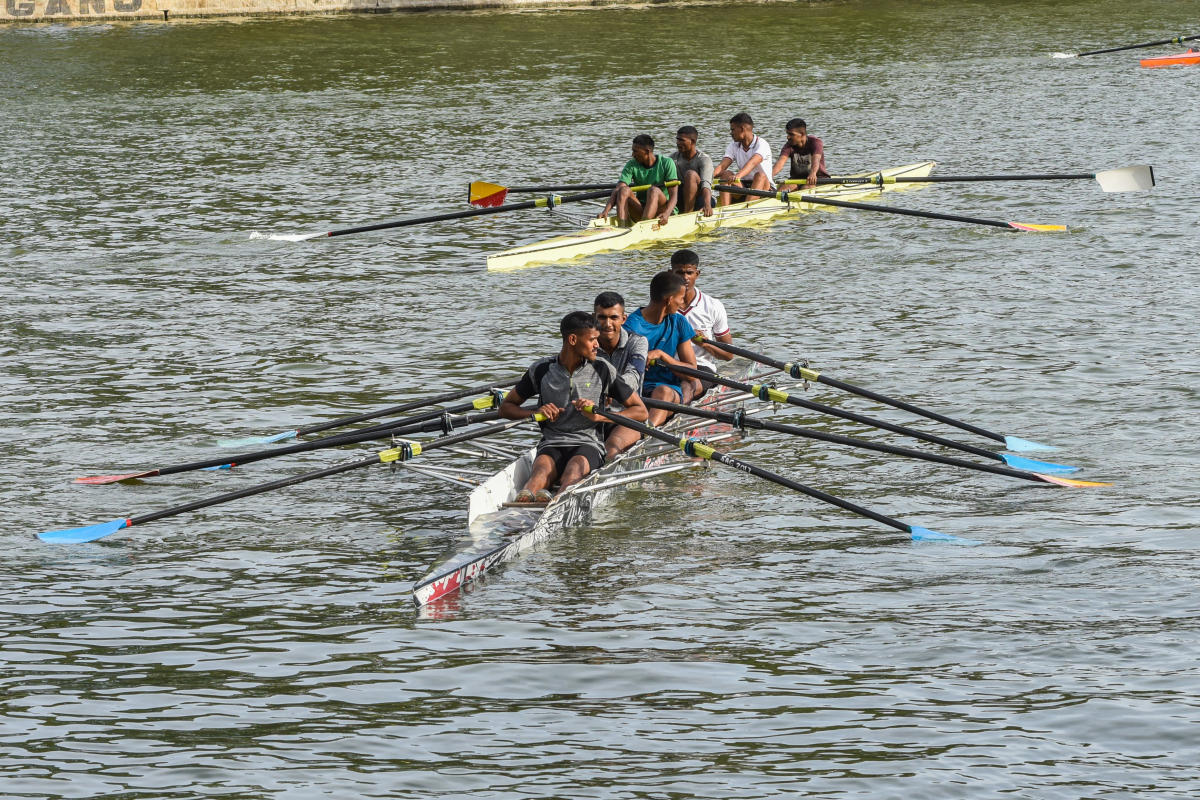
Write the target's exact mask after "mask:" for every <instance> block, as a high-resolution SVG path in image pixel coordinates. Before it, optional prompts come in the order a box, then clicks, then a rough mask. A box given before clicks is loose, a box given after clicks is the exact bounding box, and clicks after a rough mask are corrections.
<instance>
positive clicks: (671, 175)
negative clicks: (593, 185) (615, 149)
mask: <svg viewBox="0 0 1200 800" xmlns="http://www.w3.org/2000/svg"><path fill="white" fill-rule="evenodd" d="M676 181H678V175H677V174H676V172H675V162H674V161H672V160H671V159H669V158H661V157H660V156H656V155H655V154H654V140H653V139H651V138H650V137H649V136H647V135H646V134H644V133H642V134H638V135H637V136H635V137H633V158H631V159H630V160H629V161H628V162H627V163H626V164H625V168H624V169H622V170H621V179H620V183H618V184H617V188H615V189H613V191H612V194H611V195H609V196H608V203H606V204H605V206H604V210H603V211H601V212H600V214H599V215H598V216H599V217H601V218H604V217H607V216H608V212H610V211H612V210H613V208H614V207H615V208H616V209H617V219H619V220H620V221H621V222H628V221H630V220H632V221H634V222H637V221H638V220H643V219H651V218H653V217H658V224H659V225H666V224H667V219H668V218H670V216H671V215H672V214H674V213H675V204H676V202H677V201H678V199H679V184H678V183H675V184H674V185H673V186H670V187H668V186H667V185H666V184H667V183H669V182H676ZM648 184H649V185H650V188H649V189H646V190H645V191H641V192H634V191H631V190H630V188H629V187H630V186H646V185H648Z"/></svg>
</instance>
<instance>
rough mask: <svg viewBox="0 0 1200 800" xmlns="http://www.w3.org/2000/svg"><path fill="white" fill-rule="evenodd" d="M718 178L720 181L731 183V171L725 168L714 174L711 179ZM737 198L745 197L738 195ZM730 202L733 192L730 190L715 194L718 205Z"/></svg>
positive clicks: (725, 204) (716, 179) (715, 179)
mask: <svg viewBox="0 0 1200 800" xmlns="http://www.w3.org/2000/svg"><path fill="white" fill-rule="evenodd" d="M718 180H719V181H722V182H723V183H733V182H734V180H733V173H732V172H730V171H729V170H725V171H724V172H722V173H721V174H720V175H714V176H713V181H714V182H715V181H718ZM738 199H739V200H744V199H745V198H743V197H739V198H738ZM731 202H733V194H732V193H731V192H721V193H720V194H719V195H718V196H717V205H719V206H727V205H729V204H730V203H731Z"/></svg>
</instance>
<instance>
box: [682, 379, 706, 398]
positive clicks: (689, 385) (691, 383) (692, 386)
mask: <svg viewBox="0 0 1200 800" xmlns="http://www.w3.org/2000/svg"><path fill="white" fill-rule="evenodd" d="M682 386H683V402H684V404H685V405H686V404H688V403H690V402H692V400H694V399H695V398H697V397H699V396H700V395H701V394H702V393H703V391H704V387H702V386H701V385H700V380H699V379H698V378H684V379H683V383H682Z"/></svg>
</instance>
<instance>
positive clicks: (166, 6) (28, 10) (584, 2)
mask: <svg viewBox="0 0 1200 800" xmlns="http://www.w3.org/2000/svg"><path fill="white" fill-rule="evenodd" d="M625 1H626V2H628V0H625ZM621 2H622V0H0V23H3V22H59V21H67V20H72V21H79V20H94V19H131V20H137V19H144V20H149V19H155V20H162V19H168V20H170V19H178V18H181V17H229V16H246V15H260V14H264V15H265V14H330V13H338V12H359V13H373V12H388V11H434V10H446V9H479V8H536V7H545V8H552V7H555V6H559V7H567V6H574V7H576V8H578V7H580V6H588V5H619V4H620V3H621ZM642 2H645V0H642Z"/></svg>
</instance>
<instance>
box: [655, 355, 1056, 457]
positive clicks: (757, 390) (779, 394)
mask: <svg viewBox="0 0 1200 800" xmlns="http://www.w3.org/2000/svg"><path fill="white" fill-rule="evenodd" d="M648 363H650V364H653V363H654V359H651V360H650V361H649V362H648ZM669 369H670V370H671V371H672V372H677V373H679V374H680V375H688V376H690V377H693V378H702V379H704V380H707V381H712V382H714V383H719V384H721V385H722V386H728V387H729V388H731V389H738V390H740V391H743V392H748V393H749V394H752V395H754V396H755V397H757V398H758V399H759V400H763V401H766V402H769V403H787V404H788V405H793V406H798V407H800V408H807V409H809V410H810V411H817V412H820V413H822V414H828V415H830V416H832V417H841V418H842V419H848V420H852V421H853V422H859V423H861V424H863V425H870V426H872V427H875V428H882V429H883V430H885V431H891V432H892V433H898V434H900V435H902V436H909V437H912V438H913V439H920V440H922V441H925V442H930V443H931V444H936V445H941V446H942V447H950V448H953V449H955V450H961V451H963V452H964V453H971V454H972V455H977V456H983V457H984V458H990V459H992V460H993V461H1003V462H1004V463H1005V464H1007V465H1008V466H1010V467H1015V468H1017V469H1023V470H1027V471H1029V472H1042V473H1058V474H1062V473H1068V472H1078V471H1079V467H1072V466H1068V465H1066V464H1052V463H1050V462H1049V461H1035V460H1033V459H1032V458H1022V457H1021V456H1014V455H1012V454H1010V453H997V452H994V451H992V450H985V449H984V448H982V447H976V446H974V445H970V444H965V443H963V442H956V441H954V440H953V439H945V438H943V437H941V436H936V435H934V434H932V433H925V432H924V431H919V430H917V429H915V428H907V427H905V426H903V425H896V424H894V423H891V422H884V421H883V420H878V419H873V418H871V417H868V416H864V415H863V414H856V413H855V412H853V411H844V410H843V409H840V408H835V407H834V406H827V405H825V404H824V403H815V402H813V401H812V400H805V399H804V398H802V397H796V396H794V395H790V394H788V393H787V392H785V391H783V390H781V389H776V388H774V387H772V386H765V385H763V384H761V383H756V384H749V383H743V382H741V381H735V380H733V379H732V378H726V377H724V376H723V375H715V374H713V373H711V372H703V371H701V370H698V369H692V368H691V367H686V366H681V365H678V364H672V365H671V366H670V367H669Z"/></svg>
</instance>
